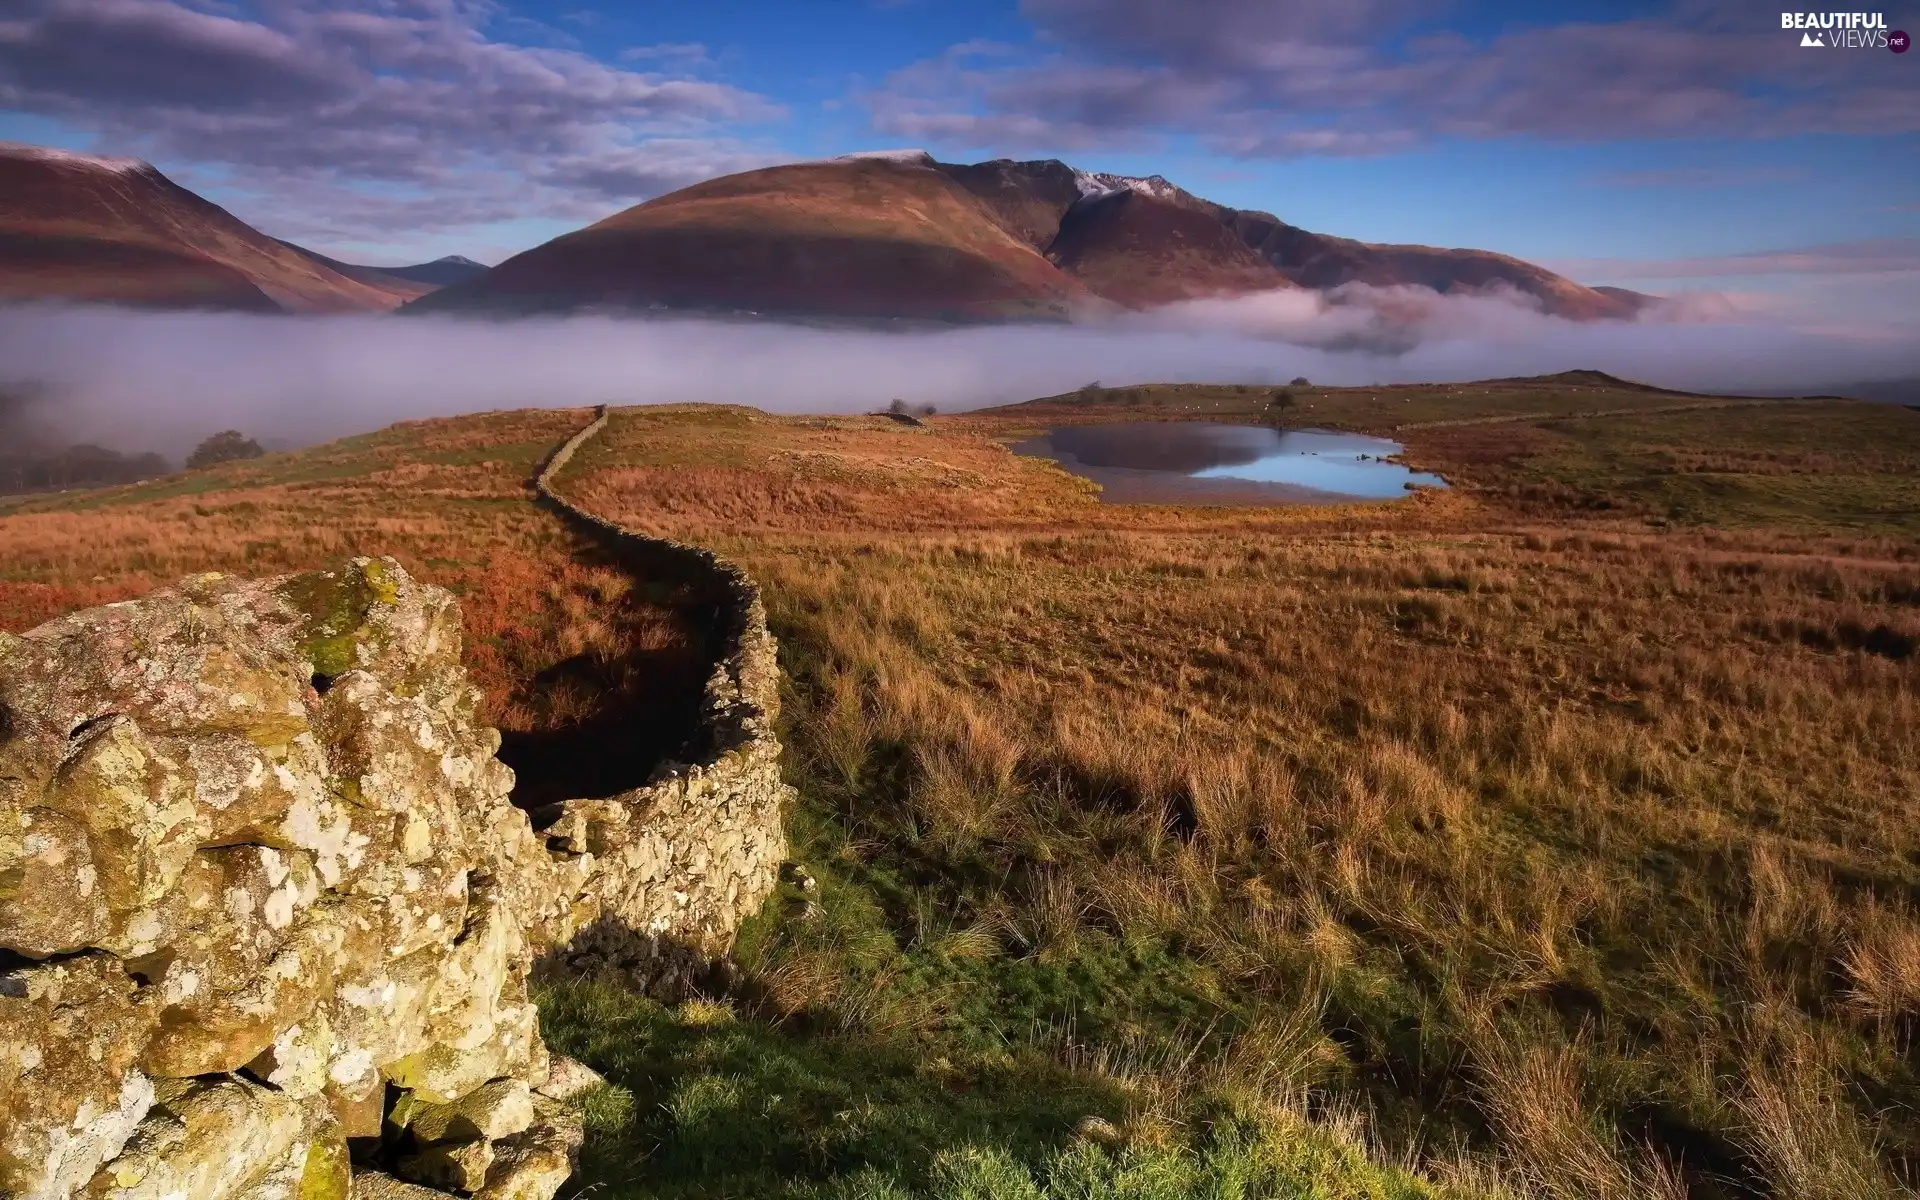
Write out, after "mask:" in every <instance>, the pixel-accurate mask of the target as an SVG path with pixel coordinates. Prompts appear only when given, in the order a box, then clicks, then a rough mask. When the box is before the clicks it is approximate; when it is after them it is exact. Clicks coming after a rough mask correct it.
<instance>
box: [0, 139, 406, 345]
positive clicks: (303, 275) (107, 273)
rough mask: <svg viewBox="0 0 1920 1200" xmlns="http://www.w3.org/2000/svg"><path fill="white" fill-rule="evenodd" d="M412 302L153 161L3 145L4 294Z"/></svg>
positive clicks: (232, 304)
mask: <svg viewBox="0 0 1920 1200" xmlns="http://www.w3.org/2000/svg"><path fill="white" fill-rule="evenodd" d="M410 298H411V296H410V295H408V294H406V293H404V292H402V291H397V290H394V289H391V288H387V287H382V286H376V285H372V284H369V283H367V282H365V281H363V280H360V279H354V278H350V277H349V276H346V275H343V274H341V273H339V272H337V271H335V270H333V269H332V268H331V267H328V266H326V265H325V264H323V263H321V262H319V261H316V260H315V259H313V258H312V257H311V256H309V255H306V254H305V253H304V252H298V251H296V250H293V249H289V248H288V247H287V246H285V245H284V244H282V243H280V242H278V241H276V240H274V239H273V238H270V237H268V236H267V235H266V234H263V233H261V232H260V231H259V230H257V229H255V228H254V227H253V226H251V225H249V224H247V223H246V222H245V221H242V220H241V219H240V218H238V217H236V216H234V215H233V214H232V213H230V212H228V211H227V210H226V209H224V208H221V207H220V206H219V205H217V204H215V203H213V202H212V201H210V200H207V199H206V198H204V197H202V196H200V195H198V194H197V193H195V192H193V191H191V190H190V189H188V188H184V187H182V186H180V185H179V184H177V183H175V182H174V181H173V180H171V179H169V178H167V176H166V175H164V174H162V173H161V172H160V171H159V170H158V169H157V168H155V167H154V166H153V165H151V164H150V163H145V162H140V161H138V160H135V159H120V158H100V157H95V156H92V155H85V154H76V153H72V152H70V151H63V150H52V149H48V148H46V147H41V146H24V145H19V144H16V143H0V299H13V300H50V299H51V300H69V301H80V302H98V303H118V304H133V305H141V306H148V307H160V308H215V309H229V310H238V311H245V312H300V313H327V312H368V311H382V310H387V309H392V308H395V307H397V306H399V305H400V304H401V303H402V302H403V301H404V300H406V299H410Z"/></svg>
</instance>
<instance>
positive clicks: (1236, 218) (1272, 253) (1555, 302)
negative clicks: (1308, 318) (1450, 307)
mask: <svg viewBox="0 0 1920 1200" xmlns="http://www.w3.org/2000/svg"><path fill="white" fill-rule="evenodd" d="M1220 211H1221V213H1222V217H1223V219H1224V220H1225V221H1226V223H1227V225H1228V227H1229V228H1231V229H1232V230H1233V231H1234V232H1235V233H1236V234H1237V235H1239V237H1240V238H1241V239H1242V240H1244V241H1245V242H1246V244H1247V245H1249V246H1251V247H1252V248H1253V249H1254V250H1256V251H1257V252H1259V254H1260V256H1261V257H1262V258H1264V259H1265V260H1266V261H1267V262H1269V263H1271V264H1272V265H1273V266H1274V267H1275V268H1276V269H1278V270H1279V271H1280V273H1281V274H1283V275H1285V276H1286V277H1287V278H1288V279H1291V280H1292V281H1293V282H1295V283H1297V284H1300V285H1301V286H1302V287H1310V288H1322V289H1325V288H1335V287H1339V286H1340V285H1341V284H1344V283H1364V284H1371V285H1373V286H1374V287H1394V286H1399V285H1411V286H1414V287H1424V288H1432V289H1433V290H1434V291H1436V292H1440V293H1443V294H1444V293H1448V292H1484V291H1490V290H1495V289H1500V288H1511V289H1513V290H1514V291H1517V292H1520V293H1521V294H1523V295H1526V296H1530V297H1532V298H1533V299H1534V300H1536V301H1538V302H1539V304H1540V307H1541V309H1542V311H1544V312H1548V313H1552V314H1553V315H1555V316H1559V317H1568V318H1571V319H1573V320H1576V321H1591V320H1596V319H1600V318H1619V317H1629V316H1632V315H1633V313H1634V312H1635V311H1636V310H1637V309H1638V305H1637V304H1634V303H1632V302H1630V301H1627V300H1625V299H1623V298H1621V297H1619V296H1614V295H1608V294H1607V293H1604V292H1600V291H1597V290H1595V289H1593V288H1590V287H1584V286H1582V285H1580V284H1578V283H1575V282H1574V281H1573V280H1571V279H1568V278H1566V277H1565V276H1564V275H1556V274H1554V273H1553V272H1552V271H1549V270H1547V269H1546V268H1545V267H1537V266H1534V265H1533V264H1532V263H1530V262H1524V261H1522V260H1520V259H1517V258H1512V257H1509V256H1508V255H1505V254H1496V253H1494V252H1493V251H1491V250H1446V249H1440V248H1438V247H1435V246H1394V245H1381V244H1377V243H1373V242H1358V241H1354V240H1353V239H1352V238H1342V237H1333V236H1330V235H1328V234H1324V233H1312V232H1309V231H1308V230H1305V229H1301V228H1299V227H1297V226H1293V225H1289V224H1287V223H1286V222H1285V221H1282V220H1281V219H1280V218H1278V217H1276V216H1274V215H1272V214H1271V213H1264V212H1257V211H1252V210H1235V209H1221V210H1220Z"/></svg>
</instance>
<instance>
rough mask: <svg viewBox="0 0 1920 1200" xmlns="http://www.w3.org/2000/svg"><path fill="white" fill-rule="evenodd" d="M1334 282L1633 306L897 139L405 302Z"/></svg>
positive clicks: (1199, 288)
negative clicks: (931, 152)
mask: <svg viewBox="0 0 1920 1200" xmlns="http://www.w3.org/2000/svg"><path fill="white" fill-rule="evenodd" d="M1347 283H1362V284H1370V285H1373V286H1377V287H1392V286H1396V285H1411V286H1418V287H1425V288H1431V289H1433V290H1435V291H1438V292H1455V293H1458V292H1498V291H1503V290H1508V289H1511V290H1513V291H1517V292H1520V293H1522V294H1524V295H1526V296H1529V297H1532V298H1534V300H1535V301H1537V302H1538V303H1539V305H1540V306H1541V308H1542V309H1543V310H1544V311H1546V312H1550V313H1554V314H1556V315H1559V316H1564V317H1570V318H1574V319H1578V320H1591V319H1595V318H1611V317H1627V316H1631V315H1632V314H1633V312H1635V311H1636V310H1637V308H1638V307H1639V303H1640V302H1638V301H1636V300H1634V299H1633V298H1632V297H1629V296H1624V295H1621V294H1617V293H1610V292H1603V291H1598V290H1595V289H1593V288H1587V287H1582V286H1581V285H1579V284H1577V283H1575V282H1573V281H1572V280H1570V279H1566V278H1563V277H1562V276H1559V275H1555V274H1554V273H1553V272H1551V271H1548V270H1545V269H1544V268H1541V267H1537V266H1534V265H1533V264H1531V263H1527V262H1522V261H1521V260H1519V259H1516V258H1510V257H1508V256H1506V255H1503V254H1494V253H1491V252H1489V251H1484V250H1445V249H1436V248H1434V247H1430V246H1385V245H1372V244H1369V243H1366V242H1357V241H1353V240H1351V239H1348V238H1336V237H1330V236H1327V235H1325V234H1317V233H1313V232H1311V231H1308V230H1305V229H1300V228H1298V227H1296V226H1292V225H1288V224H1286V223H1285V222H1284V221H1281V220H1280V219H1279V218H1277V217H1274V216H1272V215H1270V214H1268V213H1263V212H1253V211H1240V210H1237V209H1231V208H1226V207H1224V206H1222V205H1218V204H1215V203H1213V202H1211V201H1208V200H1204V199H1202V198H1200V197H1198V196H1195V195H1193V194H1192V193H1190V192H1187V191H1185V190H1183V189H1181V188H1179V187H1176V186H1174V185H1173V184H1171V183H1169V182H1167V181H1166V180H1165V179H1162V178H1160V177H1159V176H1150V177H1147V178H1144V179H1140V178H1132V177H1127V176H1118V175H1106V174H1098V173H1094V172H1088V171H1081V170H1078V169H1076V168H1074V167H1071V166H1069V165H1067V164H1065V163H1062V162H1059V161H1056V160H1052V159H1047V160H1040V161H1033V162H1015V161H1012V160H1009V159H996V160H994V161H992V162H985V163H975V164H971V165H966V164H954V163H938V162H935V161H934V160H933V159H932V158H931V157H929V156H927V155H926V154H924V153H921V152H897V153H888V154H882V155H873V156H867V155H854V156H849V157H848V158H844V159H835V160H832V161H829V162H814V163H796V164H792V165H789V166H781V167H769V168H766V169H763V170H759V171H749V172H746V173H744V174H740V175H730V176H727V177H725V178H721V179H713V180H708V181H707V182H705V183H701V184H697V185H695V186H693V187H690V188H687V189H685V190H683V191H679V192H675V193H673V194H671V195H668V196H662V197H660V198H659V199H656V200H652V201H649V202H648V203H646V204H642V205H639V206H638V207H635V208H631V209H628V210H626V211H625V212H622V213H619V214H616V215H615V216H612V217H609V218H607V219H606V220H604V221H602V222H600V223H599V224H597V225H593V226H590V227H588V228H586V229H583V230H580V231H578V232H576V233H571V234H567V235H566V236H564V237H561V238H557V239H555V240H554V241H552V242H549V243H547V244H546V245H544V246H539V247H536V248H535V249H533V250H530V251H527V252H526V253H524V254H521V255H518V256H516V257H515V258H512V259H509V260H508V261H507V262H505V263H502V264H501V265H500V266H498V267H496V268H494V269H493V270H492V271H491V272H489V273H487V274H486V275H485V276H483V277H481V278H478V279H474V280H470V281H467V282H464V283H460V284H456V285H454V286H451V287H448V288H445V289H442V290H441V291H439V292H437V293H434V294H433V295H431V296H428V297H423V298H422V299H420V300H418V301H415V302H413V303H412V304H409V305H408V309H409V310H410V311H459V310H467V309H505V310H509V311H537V310H543V309H566V308H577V307H581V306H591V305H619V306H627V307H642V308H668V309H680V308H687V309H704V310H717V311H725V312H754V313H775V314H783V315H817V316H835V317H854V318H883V319H884V318H891V317H905V318H936V319H963V320H988V319H1001V318H1007V317H1034V316H1046V317H1058V316H1064V315H1067V314H1068V313H1069V312H1070V311H1071V310H1072V309H1074V308H1075V307H1077V306H1080V305H1089V306H1091V307H1096V308H1097V307H1099V305H1100V302H1103V301H1104V302H1107V303H1110V304H1119V305H1123V306H1126V307H1130V308H1146V307H1151V306H1154V305H1160V304H1166V303H1169V302H1172V301H1176V300H1183V299H1188V298H1193V297H1200V296H1215V295H1236V294H1243V293H1248V292H1256V291H1269V290H1274V289H1278V288H1290V287H1296V286H1298V287H1308V288H1315V289H1321V290H1325V289H1330V288H1335V287H1339V286H1340V285H1342V284H1347Z"/></svg>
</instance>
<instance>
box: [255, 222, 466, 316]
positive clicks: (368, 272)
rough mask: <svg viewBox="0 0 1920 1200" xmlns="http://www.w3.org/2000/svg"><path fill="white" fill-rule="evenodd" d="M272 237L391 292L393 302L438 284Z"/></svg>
mask: <svg viewBox="0 0 1920 1200" xmlns="http://www.w3.org/2000/svg"><path fill="white" fill-rule="evenodd" d="M273 240H274V241H276V242H279V243H280V244H281V245H282V246H285V247H286V248H287V249H289V250H291V251H293V252H294V253H295V254H298V255H300V256H301V257H302V258H305V259H307V260H309V261H311V262H316V263H319V264H320V265H321V266H323V267H325V268H326V269H327V270H329V271H332V272H333V273H334V274H336V275H344V276H346V277H347V278H348V279H351V280H353V281H354V282H355V283H364V284H366V285H367V286H368V287H370V288H374V289H375V290H377V291H382V292H386V293H388V294H389V295H392V296H393V297H395V300H394V303H395V304H396V305H399V304H404V303H406V302H407V301H409V300H418V299H419V298H420V297H422V296H424V295H426V294H427V293H428V292H431V291H433V290H434V289H435V288H437V287H439V286H440V285H439V284H435V283H422V282H420V281H419V280H416V279H408V278H406V277H404V276H401V275H395V274H392V273H391V272H388V271H383V270H381V269H380V268H379V267H362V266H358V265H356V264H354V263H349V262H341V261H340V260H339V259H337V258H328V257H327V256H326V255H324V254H322V253H320V252H319V251H318V250H309V249H307V248H306V247H305V246H299V245H295V244H294V243H292V242H288V241H281V239H279V238H275V239H273Z"/></svg>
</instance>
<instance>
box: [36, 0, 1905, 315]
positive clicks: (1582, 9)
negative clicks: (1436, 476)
mask: <svg viewBox="0 0 1920 1200" xmlns="http://www.w3.org/2000/svg"><path fill="white" fill-rule="evenodd" d="M1884 17H1885V21H1886V24H1887V25H1888V26H1889V27H1890V28H1895V29H1898V28H1907V29H1911V30H1916V31H1920V9H1905V10H1888V11H1886V12H1885V14H1884ZM1798 40H1799V35H1798V34H1797V33H1790V32H1785V31H1783V30H1782V29H1781V25H1780V14H1779V10H1778V9H1777V8H1775V7H1773V6H1770V5H1763V4H1757V3H1750V2H1747V3H1742V2H1736V0H1658V2H1656V0H1614V2H1611V3H1599V2H1596V0H1571V2H1564V3H1557V4H1548V3H1534V4H1523V3H1517V2H1515V0H1487V2H1481V3H1471V2H1466V0H1456V2H1452V3H1449V2H1447V0H1347V2H1346V3H1342V4H1338V5H1335V4H1331V3H1308V2H1306V0H705V2H701V3H672V4H668V3H656V2H651V0H649V2H645V3H624V4H613V3H595V2H592V0H557V2H544V0H543V2H533V0H527V2H514V0H497V2H495V0H8V2H7V3H6V4H5V5H4V6H0V138H4V139H11V140H18V141H30V142H38V143H43V144H54V145H59V146H63V147H66V148H70V149H80V150H93V151H98V152H102V153H112V154H133V155H138V156H141V157H146V158H149V159H151V160H153V161H154V162H156V163H157V164H158V165H160V166H161V168H162V169H163V170H166V171H167V172H168V173H169V174H170V175H173V176H174V177H175V178H177V179H179V180H180V181H181V182H183V183H186V184H188V185H189V186H192V187H194V188H196V189H197V190H200V191H202V192H203V193H205V194H207V195H209V196H210V197H212V198H214V199H216V200H218V201H219V202H221V203H223V204H225V205H226V206H228V207H229V208H231V209H232V210H233V211H235V212H236V213H237V214H238V215H240V216H241V217H243V218H244V219H246V220H248V221H250V222H251V223H253V224H255V225H257V226H259V227H260V228H262V229H264V230H266V231H268V232H270V233H274V234H276V235H278V236H284V237H289V238H293V239H295V240H300V241H303V242H305V243H307V244H309V245H313V246H314V247H315V248H318V249H322V250H325V251H326V252H328V253H334V254H338V255H341V256H343V257H348V258H352V259H358V260H361V261H371V262H399V261H407V260H417V259H421V258H430V257H435V256H438V255H440V254H446V253H464V254H467V255H470V256H472V257H475V258H479V259H482V260H484V261H497V260H498V259H500V258H502V257H504V256H505V255H507V254H510V253H512V252H514V251H517V250H520V249H523V248H525V247H527V246H529V245H532V244H535V243H537V242H539V241H542V240H544V239H545V238H547V237H550V236H553V235H554V234H556V233H559V232H562V231H564V230H567V229H571V228H575V227H578V226H579V225H581V224H584V223H586V222H588V221H591V220H594V219H596V218H598V217H600V216H604V215H606V214H608V213H611V212H615V211H618V210H619V209H620V208H623V207H625V206H627V205H628V204H632V203H637V202H639V201H641V200H644V199H646V198H648V197H649V196H652V195H657V194H660V193H661V192H663V191H667V190H672V189H673V188H675V187H679V186H684V185H685V184H687V183H691V182H694V181H696V180H697V179H699V178H702V177H704V176H707V175H711V174H717V173H725V172H728V171H733V170H742V169H747V168H750V167H753V166H758V165H764V164H767V163H773V162H779V161H783V160H791V159H795V158H807V157H821V156H827V155H832V154H838V153H844V152H847V151H852V150H859V149H867V148H874V147H882V146H924V147H926V148H928V149H930V150H932V151H933V152H934V153H935V154H936V155H938V156H940V157H942V158H946V159H950V160H961V161H975V160H979V159H984V158H993V157H1001V156H1006V157H1018V158H1040V157H1058V158H1063V159H1066V160H1067V161H1069V162H1072V163H1074V164H1075V165H1078V166H1084V167H1088V168H1091V169H1096V170H1110V171H1117V172H1122V173H1129V174H1150V173H1158V174H1162V175H1165V176H1167V177H1169V178H1171V179H1173V180H1174V181H1175V182H1177V183H1180V184H1182V185H1183V186H1185V187H1187V188H1188V189H1190V190H1192V191H1195V192H1198V193H1199V194H1201V195H1204V196H1207V197H1209V198H1211V199H1214V200H1218V201H1221V202H1223V203H1227V204H1232V205H1235V206H1239V207H1248V208H1260V209H1266V210H1268V211H1271V212H1274V213H1276V214H1278V215H1279V216H1281V217H1282V218H1283V219H1285V220H1288V221H1290V222H1293V223H1295V224H1299V225H1304V226H1306V227H1308V228H1312V229H1316V230H1321V231H1324V232H1330V233H1338V234H1342V235H1347V236H1352V237H1359V238H1364V239H1367V240H1372V241H1410V242H1425V243H1433V244H1443V245H1468V246H1479V247H1485V248H1490V249H1495V250H1500V251H1504V252H1507V253H1512V254H1516V255H1519V256H1521V257H1525V258H1530V259H1534V260H1536V261H1542V262H1545V263H1547V264H1548V265H1552V266H1556V267H1560V268H1563V269H1566V270H1568V271H1569V272H1570V273H1573V274H1575V275H1576V277H1578V278H1581V279H1583V280H1584V281H1587V282H1620V283H1626V284H1629V285H1631V286H1639V287H1644V288H1647V289H1648V290H1653V291H1671V290H1676V289H1690V288H1711V289H1716V290H1720V291H1725V292H1731V293H1735V294H1737V295H1750V296H1752V297H1755V298H1756V299H1755V301H1754V302H1755V303H1759V304H1763V305H1764V304H1769V303H1781V304H1790V303H1794V302H1796V300H1795V298H1796V297H1797V298H1798V300H1797V302H1798V303H1800V304H1801V305H1802V307H1803V308H1804V307H1807V306H1809V305H1811V306H1813V307H1815V308H1819V307H1821V306H1827V305H1838V304H1840V303H1841V301H1840V300H1838V299H1835V297H1837V296H1839V295H1841V294H1842V293H1845V294H1846V295H1848V296H1850V297H1852V299H1851V300H1850V301H1848V302H1847V303H1848V304H1849V305H1851V306H1853V307H1859V306H1862V305H1864V306H1866V307H1868V308H1872V307H1884V306H1885V305H1888V304H1893V305H1902V304H1906V305H1920V53H1909V54H1905V55H1894V54H1892V53H1890V52H1888V51H1887V50H1885V49H1880V48H1864V49H1848V48H1833V49H1822V50H1810V49H1802V48H1800V47H1799V46H1798ZM1770 297H1771V299H1770Z"/></svg>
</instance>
